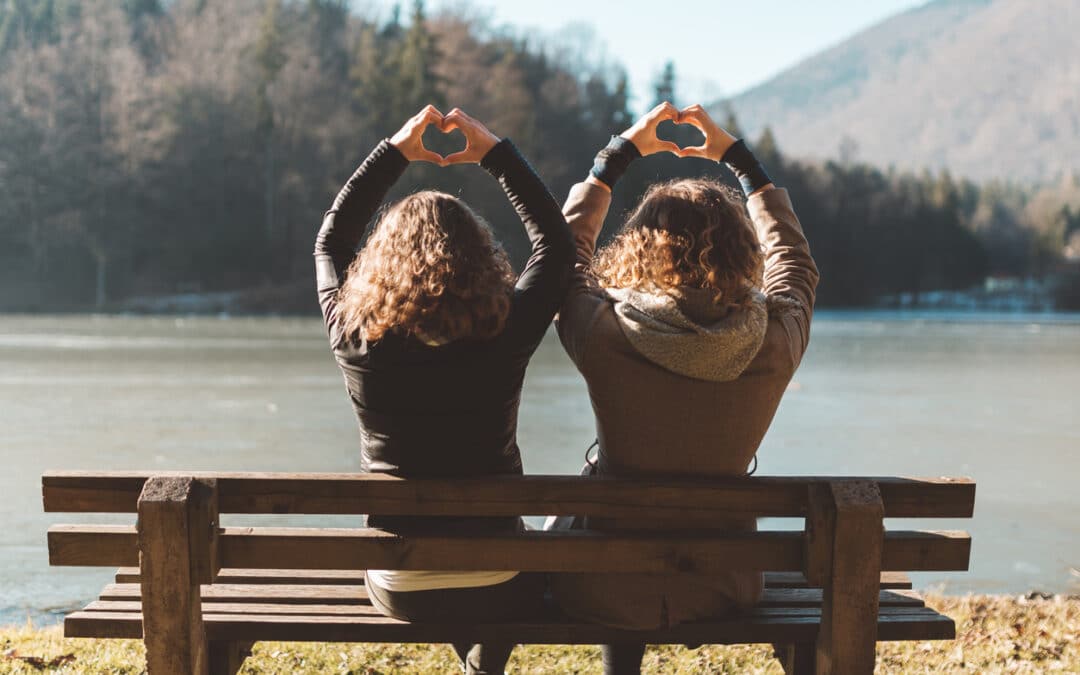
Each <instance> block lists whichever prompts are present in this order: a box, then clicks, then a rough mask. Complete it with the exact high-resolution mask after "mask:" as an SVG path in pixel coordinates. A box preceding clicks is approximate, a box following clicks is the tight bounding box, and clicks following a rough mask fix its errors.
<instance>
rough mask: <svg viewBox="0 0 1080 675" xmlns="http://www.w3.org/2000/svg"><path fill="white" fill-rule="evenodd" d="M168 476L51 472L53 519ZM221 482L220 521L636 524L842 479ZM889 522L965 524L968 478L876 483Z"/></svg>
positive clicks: (792, 509)
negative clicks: (387, 518) (580, 519)
mask: <svg viewBox="0 0 1080 675" xmlns="http://www.w3.org/2000/svg"><path fill="white" fill-rule="evenodd" d="M151 475H163V476H167V475H180V474H176V473H168V472H164V473H163V472H139V471H127V472H88V471H50V472H47V473H45V474H44V475H43V476H42V497H43V501H44V507H45V511H47V512H70V513H76V512H103V513H126V512H134V511H135V505H136V502H137V499H138V495H139V491H140V490H141V489H142V484H143V483H144V482H145V481H146V480H147V479H148V478H149V477H150V476H151ZM190 475H193V476H194V477H198V478H210V479H216V480H217V481H218V487H219V493H220V510H221V512H222V513H278V514H288V513H303V514H365V513H380V514H386V515H418V516H419V515H484V516H507V515H579V514H580V515H592V516H597V517H613V518H635V517H642V516H650V517H659V516H662V517H685V516H696V517H701V516H706V517H710V516H711V517H717V516H723V515H735V516H740V515H741V516H789V517H802V516H804V515H806V512H807V511H806V508H807V497H806V494H807V487H808V486H809V485H811V484H813V483H822V484H828V483H830V482H831V481H833V480H836V478H835V477H828V476H818V477H813V476H811V477H805V478H804V477H787V476H779V477H770V476H753V477H748V478H729V479H709V480H692V479H681V480H670V479H669V480H645V479H628V478H618V479H615V478H604V479H600V478H587V477H581V476H504V477H498V478H471V479H467V478H455V479H417V478H411V479H407V480H406V479H400V478H394V477H392V476H385V475H375V474H303V473H299V474H297V473H223V472H196V473H193V474H190ZM867 480H873V481H875V482H877V483H878V485H879V489H880V491H881V495H882V501H883V502H884V504H885V514H886V516H887V517H903V518H920V517H926V518H968V517H970V516H971V514H972V511H973V508H974V502H975V483H974V482H972V481H971V480H970V479H967V478H903V477H877V478H870V479H867Z"/></svg>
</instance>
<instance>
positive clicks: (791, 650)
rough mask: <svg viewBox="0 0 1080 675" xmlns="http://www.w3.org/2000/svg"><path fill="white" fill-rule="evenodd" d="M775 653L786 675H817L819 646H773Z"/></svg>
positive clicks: (807, 644) (805, 643) (811, 643)
mask: <svg viewBox="0 0 1080 675" xmlns="http://www.w3.org/2000/svg"><path fill="white" fill-rule="evenodd" d="M773 652H774V653H775V654H776V659H777V660H778V661H780V665H781V666H783V668H784V675H815V673H816V668H817V653H816V652H817V645H816V644H814V643H813V642H797V643H794V644H783V645H781V644H777V645H773Z"/></svg>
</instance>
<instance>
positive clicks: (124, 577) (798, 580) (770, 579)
mask: <svg viewBox="0 0 1080 675" xmlns="http://www.w3.org/2000/svg"><path fill="white" fill-rule="evenodd" d="M115 581H116V583H118V584H137V583H139V568H138V567H121V568H119V569H117V570H116V576H115ZM215 583H221V584H345V585H355V584H363V583H364V572H363V571H361V570H286V569H265V570H251V569H238V568H233V567H224V568H221V569H220V570H218V574H217V577H216V578H215ZM765 586H766V587H767V588H807V587H808V586H809V583H808V582H807V580H806V576H805V575H803V574H802V573H801V572H766V573H765ZM880 586H881V588H893V589H910V588H911V577H910V576H908V574H907V573H906V572H882V573H881V584H880Z"/></svg>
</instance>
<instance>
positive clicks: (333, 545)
mask: <svg viewBox="0 0 1080 675" xmlns="http://www.w3.org/2000/svg"><path fill="white" fill-rule="evenodd" d="M802 537H803V533H802V532H799V531H795V532H770V531H763V532H757V533H752V532H747V533H716V534H685V533H679V534H673V535H666V536H665V535H663V534H662V533H661V534H658V535H622V534H613V533H606V532H604V533H596V532H592V531H581V532H527V533H523V534H517V535H501V536H492V537H474V538H467V537H460V538H455V537H450V536H425V535H415V536H409V537H401V536H398V535H395V534H392V533H389V532H385V531H383V530H377V529H334V528H224V529H223V530H222V532H221V539H220V544H219V548H220V550H221V552H222V563H221V564H222V565H223V566H224V567H231V568H247V569H260V568H261V566H263V565H266V566H267V568H270V566H272V567H273V568H275V569H276V568H281V567H287V568H293V567H295V568H297V569H300V568H302V567H304V566H307V567H308V568H310V569H327V570H338V569H341V568H342V567H345V566H346V565H351V566H355V567H357V568H367V567H370V568H375V569H430V570H485V569H513V570H536V571H553V572H562V571H568V570H572V571H585V572H618V571H627V572H652V571H658V572H679V571H691V570H700V571H715V570H720V569H731V568H732V567H743V566H755V565H761V567H758V568H757V569H761V568H764V569H765V570H766V571H789V572H795V571H801V570H802V566H803V542H802ZM48 538H49V562H50V564H52V565H68V566H83V567H110V566H121V565H126V566H130V565H132V564H135V563H136V562H137V560H138V555H137V554H138V551H137V547H136V545H135V529H134V528H133V527H130V526H123V525H54V526H53V527H51V528H49V533H48ZM476 546H483V547H485V548H484V549H482V550H477V549H475V548H474V547H476ZM608 546H616V547H618V550H619V551H620V552H622V554H625V556H626V557H623V556H622V555H620V556H616V555H614V554H613V553H612V551H614V550H615V549H609V548H607V547H608ZM631 552H632V553H631ZM970 554H971V537H970V536H969V535H968V534H967V533H966V532H960V531H952V530H898V531H892V532H887V533H886V534H885V545H884V552H883V556H882V565H883V569H885V570H888V571H935V570H936V571H950V570H966V569H967V568H968V560H969V557H970ZM727 556H732V557H733V559H729V558H728V557H727ZM399 565H400V566H401V567H398V566H399ZM404 565H418V566H412V567H405V566H404ZM548 567H551V568H553V569H546V568H548Z"/></svg>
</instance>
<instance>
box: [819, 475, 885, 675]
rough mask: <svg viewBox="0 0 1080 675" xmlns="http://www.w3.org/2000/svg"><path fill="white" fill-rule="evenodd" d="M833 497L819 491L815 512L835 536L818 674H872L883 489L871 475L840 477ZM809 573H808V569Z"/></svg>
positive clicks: (827, 537)
mask: <svg viewBox="0 0 1080 675" xmlns="http://www.w3.org/2000/svg"><path fill="white" fill-rule="evenodd" d="M829 492H830V495H829V497H830V498H829V499H826V498H825V495H821V499H820V500H819V499H817V496H818V495H816V494H815V495H814V499H812V503H813V508H814V509H815V510H820V513H817V514H815V515H814V516H812V519H813V521H814V523H815V524H816V526H817V527H819V528H821V529H822V530H824V532H823V535H824V536H823V537H822V539H823V540H825V541H830V540H831V542H832V547H831V551H830V555H828V556H825V558H824V559H825V560H827V563H826V564H827V567H828V573H827V574H826V575H825V587H824V592H823V598H822V605H821V631H820V632H819V633H818V639H817V659H816V661H817V665H816V671H817V673H818V674H819V675H833V674H836V675H860V674H861V675H873V672H874V665H875V645H876V644H877V627H878V623H877V619H878V609H879V607H878V598H879V594H878V582H879V580H880V578H881V560H882V549H883V546H884V539H885V532H884V530H885V528H884V526H883V524H882V519H883V514H884V507H883V506H882V503H881V493H880V492H879V491H878V487H877V485H876V484H875V483H872V482H870V481H837V482H835V483H832V484H831V485H830V486H829ZM807 576H809V574H808V575H807Z"/></svg>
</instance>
